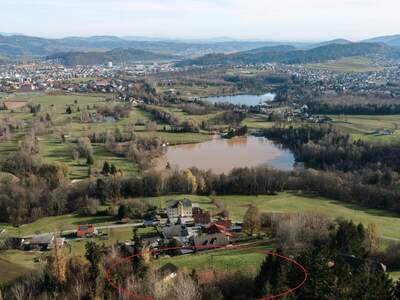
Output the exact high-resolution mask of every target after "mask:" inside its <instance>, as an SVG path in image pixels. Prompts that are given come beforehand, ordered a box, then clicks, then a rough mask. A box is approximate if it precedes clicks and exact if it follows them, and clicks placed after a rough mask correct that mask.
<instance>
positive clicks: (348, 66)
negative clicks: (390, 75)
mask: <svg viewBox="0 0 400 300" xmlns="http://www.w3.org/2000/svg"><path fill="white" fill-rule="evenodd" d="M306 67H307V68H310V69H317V70H328V71H334V72H345V73H357V72H374V71H382V70H383V69H384V67H383V66H380V65H378V64H376V63H374V62H373V61H371V60H370V59H368V58H365V57H347V58H342V59H338V60H334V61H328V62H325V63H315V64H307V65H306Z"/></svg>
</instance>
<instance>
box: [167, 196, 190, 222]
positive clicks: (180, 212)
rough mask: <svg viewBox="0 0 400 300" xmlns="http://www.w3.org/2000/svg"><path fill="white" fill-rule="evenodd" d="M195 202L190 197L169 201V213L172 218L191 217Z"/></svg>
mask: <svg viewBox="0 0 400 300" xmlns="http://www.w3.org/2000/svg"><path fill="white" fill-rule="evenodd" d="M192 210H193V204H192V201H190V200H189V199H183V200H169V201H167V215H168V218H169V219H170V220H173V219H177V218H191V217H192V216H193V212H192Z"/></svg>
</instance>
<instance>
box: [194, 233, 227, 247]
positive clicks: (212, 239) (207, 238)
mask: <svg viewBox="0 0 400 300" xmlns="http://www.w3.org/2000/svg"><path fill="white" fill-rule="evenodd" d="M193 243H194V245H195V246H196V247H198V249H197V250H200V249H201V247H205V246H226V245H228V244H229V243H230V241H229V236H226V235H225V234H223V233H213V234H203V235H199V236H194V237H193Z"/></svg>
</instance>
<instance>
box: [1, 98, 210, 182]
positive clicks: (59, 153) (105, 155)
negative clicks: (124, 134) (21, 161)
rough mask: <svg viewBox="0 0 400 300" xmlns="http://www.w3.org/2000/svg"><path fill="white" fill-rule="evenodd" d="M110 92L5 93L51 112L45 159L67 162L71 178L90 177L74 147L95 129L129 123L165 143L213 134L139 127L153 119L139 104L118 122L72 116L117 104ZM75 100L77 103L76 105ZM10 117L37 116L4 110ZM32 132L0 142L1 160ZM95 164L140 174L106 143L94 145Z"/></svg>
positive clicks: (43, 144)
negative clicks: (74, 155) (71, 108)
mask: <svg viewBox="0 0 400 300" xmlns="http://www.w3.org/2000/svg"><path fill="white" fill-rule="evenodd" d="M106 97H108V96H107V95H99V94H65V95H64V94H60V95H58V94H57V95H49V94H45V93H21V94H20V93H18V94H12V95H7V96H3V98H4V100H9V101H12V100H15V101H28V102H33V103H37V104H40V105H41V111H40V114H43V113H49V114H50V116H51V119H52V123H53V124H52V127H51V130H50V132H47V133H44V134H41V135H40V136H39V140H40V155H41V157H42V161H43V162H50V163H54V162H59V163H64V164H65V165H67V166H68V169H69V178H70V179H71V180H72V179H83V178H86V177H88V166H87V164H86V160H85V159H78V160H76V161H75V160H73V158H72V149H73V147H74V142H75V141H76V139H77V138H79V137H83V136H88V135H89V134H90V133H92V132H106V131H108V130H114V129H115V128H117V127H118V128H119V129H120V130H121V131H123V130H124V128H126V126H130V127H131V126H132V125H133V126H134V130H135V133H136V135H137V136H138V137H141V138H155V137H158V138H160V139H162V140H163V141H164V142H167V143H170V144H186V143H197V142H202V141H206V140H209V139H210V138H211V136H210V135H209V134H207V133H205V132H202V133H172V132H167V131H164V125H163V124H159V125H158V130H157V131H147V130H145V128H144V126H135V125H134V124H136V123H146V122H148V121H149V120H151V115H150V114H149V113H147V112H144V111H143V110H141V109H140V108H138V107H133V108H132V111H131V113H130V115H129V117H128V118H124V119H121V120H118V121H117V122H115V123H106V122H104V123H82V122H80V120H79V117H80V112H75V113H72V114H71V115H68V114H66V113H65V110H66V108H67V107H68V106H75V107H77V106H79V107H80V109H81V111H82V110H83V109H86V107H89V108H90V111H95V109H94V108H93V106H94V105H96V106H104V105H109V104H116V102H107V101H106ZM75 101H76V102H77V104H75ZM176 113H177V114H178V115H179V117H181V118H182V119H184V118H186V117H189V116H187V115H186V114H185V113H183V112H182V111H179V110H177V111H176ZM212 116H213V115H206V116H190V117H191V118H193V119H195V120H196V121H198V122H201V121H202V120H205V119H208V118H211V117H212ZM3 117H10V118H12V119H15V120H26V121H27V122H29V121H30V120H31V119H32V117H33V115H32V114H30V113H27V112H25V111H18V110H16V111H14V112H12V111H0V118H3ZM29 132H30V128H25V129H24V130H19V131H18V132H15V133H14V136H13V137H12V139H11V140H8V141H5V142H1V144H0V159H4V158H5V157H6V156H7V155H8V154H9V153H10V152H12V151H16V150H17V149H18V147H19V140H21V138H22V137H23V136H24V135H25V134H28V133H29ZM61 133H62V134H64V135H66V136H67V139H66V143H64V144H63V143H61V138H60V136H61ZM93 149H94V159H95V164H94V166H93V167H92V171H96V170H101V168H102V166H103V164H104V161H108V162H109V163H113V164H114V165H115V166H116V167H117V168H118V169H121V170H122V171H123V172H124V174H126V175H129V174H136V173H137V170H138V169H137V165H136V164H135V163H132V162H130V161H128V160H127V159H126V158H124V157H117V156H115V155H114V154H112V153H110V152H108V151H107V150H106V149H105V148H104V145H102V144H97V145H93Z"/></svg>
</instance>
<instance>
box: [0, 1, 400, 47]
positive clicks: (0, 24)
mask: <svg viewBox="0 0 400 300" xmlns="http://www.w3.org/2000/svg"><path fill="white" fill-rule="evenodd" d="M0 8H1V9H0V32H18V33H24V34H30V35H39V36H45V37H62V36H71V35H75V36H89V35H118V36H151V37H173V38H176V37H178V38H209V37H221V36H224V37H226V36H229V37H235V38H251V39H254V38H257V39H269V40H280V41H288V40H296V41H318V40H327V39H333V38H339V37H341V38H342V37H343V38H348V39H352V40H357V39H363V38H367V37H372V36H378V35H386V34H397V33H400V17H399V16H398V14H399V11H400V1H399V0H0Z"/></svg>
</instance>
